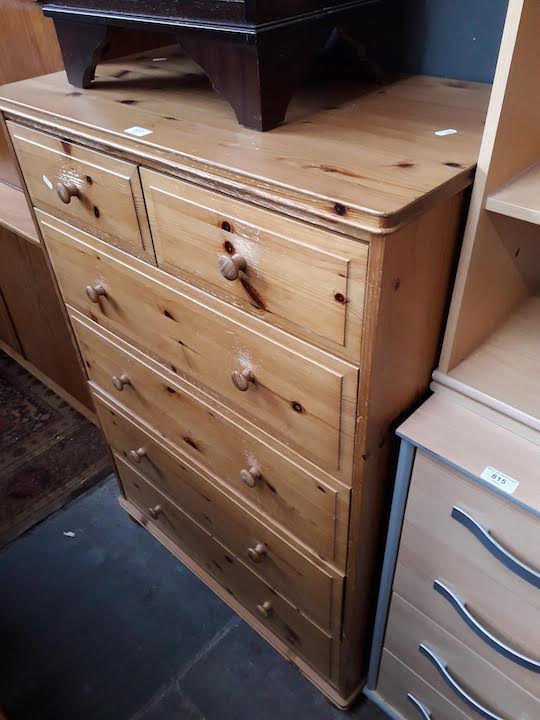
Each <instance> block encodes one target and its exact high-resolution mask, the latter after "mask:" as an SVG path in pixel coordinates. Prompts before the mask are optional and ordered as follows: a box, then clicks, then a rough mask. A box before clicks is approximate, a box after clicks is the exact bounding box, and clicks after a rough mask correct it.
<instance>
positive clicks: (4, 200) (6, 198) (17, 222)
mask: <svg viewBox="0 0 540 720" xmlns="http://www.w3.org/2000/svg"><path fill="white" fill-rule="evenodd" d="M0 208H1V213H0V225H1V226H2V227H5V228H6V229H7V230H11V232H14V233H17V235H20V236H21V237H23V238H25V239H26V240H29V241H30V242H33V243H36V244H37V245H39V244H40V243H39V237H38V234H37V230H36V227H35V225H34V221H33V220H32V215H31V214H30V208H29V207H28V203H27V202H26V197H25V196H24V193H23V191H22V190H20V189H19V188H16V187H13V186H12V185H8V184H7V183H3V182H0Z"/></svg>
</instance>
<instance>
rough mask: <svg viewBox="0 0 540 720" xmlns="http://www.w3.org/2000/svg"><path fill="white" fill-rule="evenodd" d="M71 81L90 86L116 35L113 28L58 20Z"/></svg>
mask: <svg viewBox="0 0 540 720" xmlns="http://www.w3.org/2000/svg"><path fill="white" fill-rule="evenodd" d="M54 26H55V29H56V34H57V35H58V42H59V43H60V49H61V51H62V58H63V60H64V65H65V67H66V73H67V76H68V80H69V82H70V83H71V84H72V85H75V87H80V88H87V87H90V84H91V82H92V80H93V79H94V76H95V74H96V65H97V64H98V63H99V61H100V60H101V59H102V58H103V55H104V54H105V52H106V50H107V48H108V46H109V43H110V41H111V38H112V32H113V29H112V27H109V26H108V25H99V24H98V25H96V24H93V25H90V24H89V23H77V22H71V21H69V22H68V21H65V20H55V23H54Z"/></svg>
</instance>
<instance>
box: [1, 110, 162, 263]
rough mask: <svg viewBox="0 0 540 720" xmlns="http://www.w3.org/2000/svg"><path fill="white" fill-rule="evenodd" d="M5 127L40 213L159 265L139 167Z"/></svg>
mask: <svg viewBox="0 0 540 720" xmlns="http://www.w3.org/2000/svg"><path fill="white" fill-rule="evenodd" d="M7 124H8V127H9V132H10V135H11V139H12V140H13V145H14V148H15V152H16V153H17V158H18V160H19V164H20V166H21V170H22V172H23V175H24V180H25V182H26V186H27V188H28V192H29V194H30V197H31V199H32V203H33V204H34V205H35V206H36V207H37V208H39V209H40V210H45V211H47V212H49V213H52V214H53V215H55V216H57V217H60V218H62V219H63V220H67V221H68V222H70V223H73V225H75V226H77V227H79V228H82V229H83V230H86V231H88V232H91V233H92V234H93V235H96V236H98V237H100V238H102V239H103V240H105V241H106V242H109V243H111V244H113V245H116V246H118V247H120V248H122V249H123V250H125V251H126V252H129V253H131V254H133V255H136V256H137V257H140V258H142V259H144V260H146V261H147V262H150V263H153V264H154V265H155V262H156V261H155V256H154V249H153V246H152V240H151V238H150V230H149V227H148V219H147V216H146V211H145V209H144V200H143V195H142V188H141V181H140V178H139V172H138V168H137V166H136V165H133V164H132V163H128V162H124V161H123V160H117V159H116V158H113V157H110V156H108V155H103V153H99V152H96V151H95V150H89V149H87V148H84V147H81V146H80V145H76V144H74V143H71V142H68V141H67V140H60V139H59V138H56V137H54V136H52V135H46V134H45V133H41V132H37V131H36V130H30V128H27V127H23V126H21V125H16V124H14V123H11V122H8V123H7ZM72 193H75V194H72ZM61 197H62V198H63V200H62V199H61Z"/></svg>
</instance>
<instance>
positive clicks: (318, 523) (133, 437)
mask: <svg viewBox="0 0 540 720" xmlns="http://www.w3.org/2000/svg"><path fill="white" fill-rule="evenodd" d="M79 335H80V336H82V337H86V336H85V335H84V330H82V331H79ZM83 342H84V346H85V348H87V349H86V350H85V357H86V359H87V360H88V361H89V362H90V364H91V368H90V373H91V376H92V377H93V378H94V379H96V382H98V383H99V384H100V385H101V387H103V386H104V385H105V384H106V388H105V389H106V390H107V391H108V392H109V393H111V394H115V396H116V397H118V399H121V400H122V402H123V403H125V404H123V405H118V404H116V403H113V402H112V401H111V400H109V399H106V400H105V399H104V398H103V397H101V396H99V395H98V394H96V393H94V402H95V405H96V409H97V412H98V415H99V418H100V421H101V425H102V427H103V429H104V431H105V434H106V435H107V439H108V441H109V443H110V444H111V445H112V446H113V447H114V448H115V450H116V451H117V452H119V453H120V454H121V455H122V456H124V457H125V458H126V459H127V460H128V462H130V463H132V464H133V463H135V464H136V465H137V466H140V467H141V468H142V470H143V471H144V473H145V474H146V476H147V477H148V478H149V479H150V480H151V481H152V482H153V483H154V484H155V485H157V486H158V487H162V488H163V489H165V487H164V483H166V482H167V478H168V477H169V476H171V470H174V467H175V464H176V462H177V459H178V458H179V457H180V458H182V457H186V458H187V460H188V461H189V460H190V459H191V462H193V461H195V462H196V463H204V464H205V470H208V469H210V470H211V471H212V477H214V478H215V480H216V481H217V482H224V483H225V485H226V486H227V487H228V488H230V489H232V490H233V491H234V492H235V493H238V499H239V500H242V501H245V502H246V503H248V504H249V505H250V506H253V507H254V508H256V509H257V510H259V511H261V512H263V513H265V515H266V516H268V517H269V518H271V520H272V522H273V523H277V524H278V525H280V526H281V527H282V528H283V529H284V530H285V531H286V532H287V534H289V533H290V534H291V535H293V536H295V537H296V538H298V539H299V540H301V541H303V542H304V543H306V545H308V546H309V547H311V548H312V550H313V551H314V552H315V553H316V554H317V555H319V556H320V557H322V558H323V559H326V560H328V561H334V562H336V564H337V565H339V566H340V567H342V568H344V566H345V555H346V543H347V530H348V518H349V491H348V490H347V489H345V488H338V487H337V485H336V487H331V486H329V485H328V484H325V483H323V482H321V481H320V480H317V479H316V478H314V477H313V476H311V475H309V474H308V473H307V472H305V471H304V470H302V469H301V468H299V467H298V466H297V465H295V464H293V463H291V462H289V461H288V460H286V459H285V458H284V457H283V456H282V455H281V454H279V453H278V452H276V451H275V450H273V449H272V448H271V447H269V446H268V445H266V444H265V443H264V442H262V441H261V440H257V439H256V438H255V437H254V436H252V435H249V434H248V433H246V432H245V431H243V430H242V429H241V428H240V427H239V426H238V425H236V424H234V423H233V422H232V421H231V420H230V419H227V417H225V416H224V415H221V414H220V412H219V411H218V410H217V409H216V407H215V406H214V407H210V406H208V405H205V404H204V402H203V401H202V400H201V399H200V398H197V397H196V396H194V395H191V394H189V393H188V392H187V390H185V391H184V392H183V391H182V388H181V387H180V386H178V385H175V386H174V387H175V389H176V390H177V393H178V398H179V399H177V400H175V399H174V398H175V395H172V394H171V393H170V392H169V393H168V394H169V395H171V399H170V400H169V401H168V402H166V403H165V404H162V405H161V406H160V407H159V408H158V407H157V406H156V407H153V405H152V402H153V401H152V397H154V395H153V394H152V393H151V388H152V387H156V389H157V388H159V389H160V390H161V388H162V384H163V378H160V377H155V375H154V376H151V377H150V373H151V371H150V369H148V368H145V367H144V366H141V367H140V369H139V371H138V372H137V373H136V375H135V376H136V377H137V378H140V382H141V383H142V384H143V387H144V390H143V391H142V394H143V395H144V399H145V402H144V406H143V402H142V398H137V397H136V396H135V397H134V394H133V393H130V392H127V391H126V392H124V393H122V394H121V395H119V394H118V393H117V392H116V391H115V389H114V386H113V385H112V383H110V382H108V383H107V381H108V380H110V378H109V377H108V371H107V369H106V368H105V367H104V366H103V361H102V360H101V359H100V358H102V357H109V358H110V360H111V362H113V356H114V352H113V351H109V352H107V353H106V354H105V355H103V354H101V353H100V352H99V348H98V347H97V345H99V342H100V341H98V342H97V345H92V343H91V341H90V342H89V343H88V344H87V343H86V341H84V340H83ZM101 342H102V341H101ZM111 353H112V354H111ZM116 357H117V358H119V357H121V353H120V352H119V351H118V350H116ZM120 364H121V361H120V360H119V359H118V362H117V365H118V366H120ZM145 373H146V375H147V379H146V380H145V381H143V376H144V375H145ZM130 375H133V373H132V372H131V371H130ZM135 376H134V377H135ZM137 382H138V383H139V380H138V381H137ZM168 387H169V385H168ZM160 395H161V393H158V394H157V396H158V397H159V396H160ZM133 401H134V402H133ZM128 406H129V407H130V409H132V410H135V411H136V412H139V413H145V415H144V417H143V419H144V420H145V421H146V422H147V423H149V424H150V425H151V426H152V433H151V434H149V432H147V431H145V430H143V429H142V428H141V426H140V425H138V424H135V423H134V421H133V416H132V415H131V414H128ZM174 406H176V411H175V410H174ZM160 429H161V431H162V433H161V434H163V435H164V437H163V439H161V440H160V439H159V438H158V439H156V431H157V433H159V432H160ZM165 437H166V438H168V440H169V443H170V442H171V441H172V442H174V443H175V445H174V448H171V446H170V444H169V443H167V440H166V439H165ZM164 443H167V444H168V446H169V449H168V450H166V449H165V448H164V446H163V445H164ZM180 446H181V448H182V449H180ZM141 449H142V451H143V452H144V454H143V455H141V453H140V452H139V453H138V451H140V450H141ZM173 474H174V473H173ZM251 483H252V484H253V486H251Z"/></svg>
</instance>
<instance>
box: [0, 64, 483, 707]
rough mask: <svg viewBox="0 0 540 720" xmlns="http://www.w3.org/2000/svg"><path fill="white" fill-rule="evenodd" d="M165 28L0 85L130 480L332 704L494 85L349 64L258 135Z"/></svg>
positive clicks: (357, 656)
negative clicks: (68, 76)
mask: <svg viewBox="0 0 540 720" xmlns="http://www.w3.org/2000/svg"><path fill="white" fill-rule="evenodd" d="M163 52H164V53H165V54H164V55H163V57H165V58H167V59H166V60H164V61H163V62H161V63H159V66H157V65H156V64H155V63H151V59H150V56H149V55H147V54H144V53H143V54H141V55H139V56H137V58H136V59H134V58H131V59H129V60H119V61H117V62H113V63H110V64H107V65H103V67H102V68H101V69H100V76H101V78H102V79H103V80H104V82H105V84H106V85H107V87H106V88H99V87H96V89H90V90H86V91H84V92H81V93H80V94H79V93H77V94H73V93H72V92H70V90H69V87H68V86H67V85H66V81H65V78H64V77H63V76H59V75H51V76H47V77H44V78H41V79H40V80H36V81H28V82H25V83H22V84H18V85H14V86H12V87H9V88H4V89H3V90H2V91H1V92H0V107H1V109H2V111H3V113H4V115H5V117H6V119H7V122H8V125H9V130H10V132H11V136H12V138H13V140H14V144H15V148H16V151H17V153H18V156H19V160H20V162H21V165H22V168H23V172H24V175H25V181H26V183H27V186H28V190H29V193H30V196H31V197H32V200H33V202H34V205H35V208H36V215H37V217H38V219H39V228H40V234H41V239H42V241H43V243H44V245H45V246H46V248H47V252H48V254H49V257H50V260H51V262H52V265H53V267H54V271H55V275H56V278H57V280H58V283H59V286H60V290H61V293H62V296H63V299H64V302H65V304H66V308H67V311H68V313H69V316H70V318H71V322H72V327H73V329H74V331H75V334H76V337H77V341H78V345H79V348H80V350H81V353H82V356H83V359H84V363H85V366H86V370H87V373H88V377H89V382H90V387H91V390H92V393H93V396H94V397H95V400H96V404H97V408H98V413H99V416H100V419H101V423H102V426H103V428H104V431H105V434H106V436H107V438H108V440H109V443H110V445H111V447H112V450H113V452H114V454H115V458H116V463H117V469H118V475H119V479H120V483H121V485H122V490H123V497H122V498H121V500H120V502H121V504H122V506H123V507H124V508H125V509H126V510H127V511H128V512H129V513H130V514H131V515H132V517H134V518H135V519H136V520H138V521H139V522H141V523H142V524H143V525H144V526H145V527H146V528H147V530H148V531H149V532H151V533H152V534H153V535H154V536H155V537H157V538H158V539H159V540H160V541H161V542H162V543H163V544H164V545H165V546H166V547H168V548H169V549H170V550H171V552H173V553H174V554H175V555H176V556H177V557H179V558H180V559H181V560H182V561H183V562H185V563H186V564H187V565H188V566H189V567H190V568H192V569H193V571H194V572H195V573H196V574H197V575H198V576H199V577H201V578H202V579H203V580H204V581H205V582H206V583H207V584H208V585H209V586H210V587H212V589H213V590H215V592H217V593H218V594H219V595H220V596H221V597H222V598H223V599H224V600H226V601H227V602H228V603H229V604H230V605H231V606H232V607H233V608H234V609H235V610H237V611H238V612H240V613H241V614H242V616H243V617H245V618H246V620H247V621H248V622H249V623H251V625H252V626H253V627H255V628H256V629H257V630H258V631H259V632H260V633H261V634H262V635H263V636H264V637H265V638H267V639H268V640H269V641H270V642H271V643H272V644H273V645H274V646H275V647H276V648H278V650H279V651H280V652H282V653H283V654H284V655H286V656H287V657H289V658H290V659H291V660H292V661H293V662H295V663H296V664H297V665H298V666H299V667H300V669H301V670H302V671H303V672H304V673H306V674H307V675H308V676H309V677H310V679H311V680H312V681H313V682H314V683H316V684H317V686H318V687H320V688H321V689H322V690H323V692H325V693H326V694H327V696H328V697H329V698H331V700H332V701H333V702H335V703H336V704H338V705H340V706H346V705H348V704H349V703H350V702H351V701H352V699H353V697H354V696H355V695H356V693H357V692H358V691H359V689H360V688H361V686H362V684H363V682H364V679H365V674H366V667H367V655H368V649H369V644H370V636H371V629H372V620H373V612H372V610H373V606H374V599H375V598H374V596H375V591H376V584H377V578H378V571H379V562H380V557H381V549H382V546H381V538H382V535H383V531H384V528H385V523H386V508H387V497H388V491H389V486H390V472H389V468H391V467H392V463H393V459H394V456H395V450H396V446H395V441H394V436H393V428H394V425H395V422H396V420H397V418H399V417H400V416H401V415H402V414H403V412H405V410H406V409H407V408H409V407H410V406H411V405H412V404H413V403H415V402H416V401H417V400H418V398H419V397H421V396H422V395H423V394H424V393H425V391H426V388H427V384H428V382H429V377H430V373H431V371H432V369H433V367H434V365H435V362H436V357H437V350H438V345H439V338H440V331H441V324H442V321H443V318H444V314H445V309H446V303H447V296H448V290H449V284H450V278H451V272H452V267H453V262H454V256H455V252H456V248H457V245H458V243H459V232H460V222H461V216H462V213H463V210H464V207H465V203H466V189H467V187H468V186H469V185H470V183H471V181H472V177H473V173H474V166H475V162H476V157H477V152H478V146H479V140H480V135H481V130H482V125H483V119H484V115H485V108H486V103H487V99H488V95H489V88H488V87H486V86H482V85H475V84H466V83H465V84H463V83H459V84H455V83H448V82H447V81H445V80H440V79H435V78H407V79H403V80H400V81H398V82H396V83H393V84H390V85H388V87H387V88H386V89H385V91H384V93H379V92H375V91H374V88H373V87H367V88H359V87H358V86H356V85H348V84H347V83H345V84H344V85H343V87H342V88H341V89H340V92H341V93H343V94H344V97H346V96H348V97H350V99H351V101H352V100H354V102H352V103H346V102H345V103H344V104H343V105H341V106H340V107H338V108H337V109H336V110H335V111H333V112H332V118H333V119H332V122H331V123H329V122H328V118H329V115H328V112H327V111H326V110H324V109H323V108H321V109H320V111H319V112H318V113H317V112H314V107H313V104H314V103H317V101H318V100H317V96H312V97H308V98H304V99H298V100H297V102H298V103H299V105H298V106H297V107H296V110H293V111H294V112H296V113H299V115H297V116H298V117H301V116H302V112H303V109H305V108H310V122H309V123H305V122H303V121H302V120H297V121H294V122H290V123H288V124H287V125H286V126H284V127H283V128H281V129H279V130H277V131H276V132H274V133H268V134H266V135H264V136H262V135H259V134H254V133H251V132H250V131H248V130H241V131H239V130H238V127H237V126H236V124H235V122H234V121H233V119H232V117H231V116H230V113H229V111H228V109H227V107H226V106H225V105H223V104H222V103H221V101H220V100H219V98H217V96H215V95H214V94H213V93H211V92H210V91H208V92H206V91H205V92H203V93H202V94H201V93H200V91H197V92H192V90H191V89H190V88H192V87H193V86H192V83H191V81H190V82H188V83H187V84H183V82H182V78H184V77H186V76H188V77H189V78H191V79H193V73H195V72H197V70H196V68H194V67H193V65H191V64H190V63H189V61H188V60H186V59H185V58H182V57H178V54H177V53H173V54H172V55H170V54H169V53H168V51H167V50H164V51H163ZM128 65H129V67H128ZM150 68H151V69H150ZM126 71H127V72H129V77H130V81H129V87H126V86H125V85H124V84H123V82H122V78H123V77H125V74H126ZM173 76H174V78H175V80H174V83H171V82H170V79H171V78H172V77H173ZM149 77H152V78H153V79H154V82H153V83H149V82H148V78H149ZM160 80H161V81H162V82H163V87H165V86H166V87H167V90H166V91H165V90H163V89H161V88H162V85H161V84H160ZM419 98H420V99H421V102H419ZM173 107H174V111H173V109H172V108H173ZM179 112H181V117H179V115H178V113H179ZM443 116H444V117H445V118H446V117H449V116H451V117H458V118H460V121H459V132H458V133H457V134H456V135H455V136H453V137H449V136H438V135H437V134H436V131H438V130H440V129H441V123H442V122H443V119H442V118H443ZM295 117H296V116H295ZM381 118H384V122H383V123H381ZM403 118H406V119H407V120H406V122H402V120H403ZM44 176H46V178H47V180H48V181H49V183H50V185H51V186H52V189H51V188H50V187H49V183H47V182H46V181H45V180H44ZM87 176H88V177H90V178H91V179H92V182H91V183H90V182H89V181H88V179H87ZM66 180H69V181H70V182H73V185H68V187H67V188H66V182H65V181H66ZM59 183H63V185H62V187H60V188H58V189H57V185H58V184H59ZM66 201H69V202H66ZM94 206H96V207H97V208H98V210H99V213H96V212H94ZM441 702H443V703H444V700H443V699H441Z"/></svg>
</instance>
